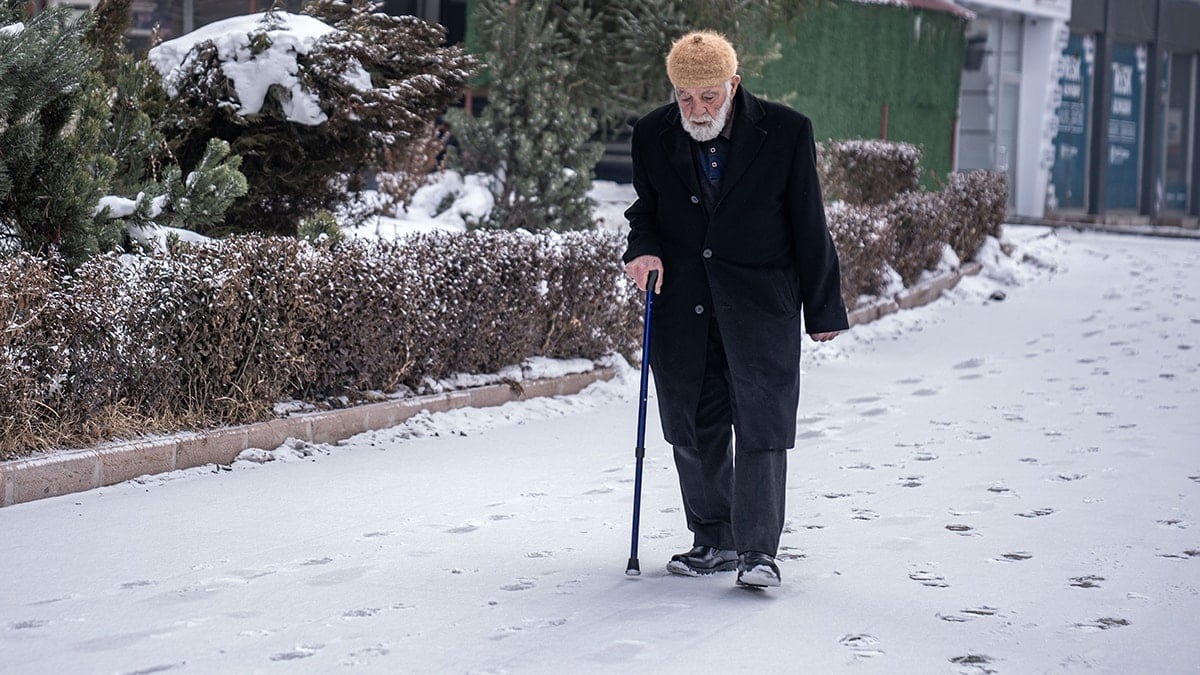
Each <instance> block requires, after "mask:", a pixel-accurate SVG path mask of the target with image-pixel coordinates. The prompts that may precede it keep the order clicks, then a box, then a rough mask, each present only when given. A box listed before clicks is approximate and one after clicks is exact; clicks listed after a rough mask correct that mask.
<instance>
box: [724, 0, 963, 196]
mask: <svg viewBox="0 0 1200 675" xmlns="http://www.w3.org/2000/svg"><path fill="white" fill-rule="evenodd" d="M965 27H966V20H965V19H963V18H962V17H959V16H955V15H952V14H948V13H945V12H935V11H929V10H921V9H913V8H909V7H902V6H895V5H878V4H859V3H856V2H836V3H835V2H827V3H824V4H822V5H821V6H820V7H818V8H817V9H814V10H812V11H811V12H809V13H808V14H807V15H806V16H805V19H804V20H803V21H802V22H801V23H800V24H799V25H797V26H795V27H794V30H788V29H786V28H785V29H780V30H773V31H770V32H768V31H767V30H763V31H762V32H761V33H760V35H761V38H759V39H762V40H770V41H773V42H776V43H778V44H779V47H780V55H781V58H779V59H777V60H775V61H772V62H770V63H768V64H766V65H765V66H764V67H763V68H762V72H761V73H746V74H745V75H744V82H745V84H746V86H747V87H748V88H749V89H750V91H752V92H754V93H755V94H757V95H761V96H763V97H765V98H768V99H771V100H775V101H780V102H783V103H787V104H788V105H791V106H793V107H795V108H796V109H798V110H800V111H801V112H803V113H804V114H806V115H808V116H809V117H811V118H812V120H813V127H814V130H815V132H816V135H817V138H818V140H824V139H835V140H841V139H852V138H879V137H880V131H881V117H882V110H883V106H884V104H885V103H886V104H887V108H888V112H887V117H888V123H887V139H888V140H891V141H902V142H906V143H912V144H914V145H919V146H921V147H922V148H923V149H924V155H923V158H922V164H923V166H924V168H925V173H924V174H923V175H922V176H921V181H922V185H924V186H925V187H927V188H935V187H937V186H938V185H940V184H941V183H943V182H944V180H945V176H946V175H947V174H949V173H950V170H951V167H952V166H953V158H952V156H951V149H952V147H953V135H954V120H955V117H956V115H957V111H958V94H959V83H960V80H961V71H962V58H963V48H964V31H965Z"/></svg>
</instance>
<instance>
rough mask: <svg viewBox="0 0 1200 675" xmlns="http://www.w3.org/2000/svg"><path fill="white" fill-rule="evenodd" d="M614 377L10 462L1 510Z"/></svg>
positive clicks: (471, 392) (585, 377) (594, 374)
mask: <svg viewBox="0 0 1200 675" xmlns="http://www.w3.org/2000/svg"><path fill="white" fill-rule="evenodd" d="M615 375H616V371H614V370H613V369H612V368H608V367H604V368H597V369H596V370H592V371H590V372H586V373H573V374H570V375H564V376H562V377H556V378H547V379H542V380H531V381H528V382H521V383H518V384H513V385H509V384H495V385H488V386H483V387H476V388H473V389H464V390H460V391H452V392H447V393H445V394H434V395H431V396H419V397H415V398H408V399H401V400H395V401H385V402H382V403H371V404H368V405H361V406H355V407H352V408H343V409H341V410H326V411H320V412H313V413H304V414H301V415H294V416H291V417H283V418H280V419H275V420H268V421H266V422H257V423H254V424H245V425H242V426H236V427H223V428H220V429H212V430H208V431H201V432H195V433H191V432H186V433H179V434H172V435H170V436H167V437H163V438H156V439H153V440H138V441H130V442H125V443H106V444H103V445H100V446H97V447H95V448H90V449H83V450H70V451H67V452H61V453H55V454H52V455H46V456H43V457H30V458H24V459H17V460H12V461H8V462H3V463H0V507H3V506H12V505H14V504H21V503H24V502H30V501H34V500H37V499H45V498H47V497H58V496H60V495H65V494H71V493H74V492H83V491H85V490H92V489H95V488H99V487H104V486H106V485H113V484H116V483H121V482H124V481H127V480H131V479H133V478H137V477H138V476H145V475H148V474H158V473H167V472H169V471H175V470H177V469H188V468H191V467H196V466H204V465H205V464H230V463H232V462H233V460H234V459H236V458H237V456H238V455H239V454H241V452H242V451H243V450H246V449H247V448H262V449H266V450H269V449H272V448H277V447H279V446H280V445H282V444H283V442H284V441H286V440H287V439H289V438H298V439H301V440H304V441H309V442H312V443H335V442H337V441H340V440H342V439H344V438H349V437H350V436H353V435H355V434H360V433H363V432H364V431H373V430H375V429H385V428H387V427H392V426H395V425H397V424H400V423H401V422H403V421H405V420H407V419H409V418H410V417H413V416H414V415H416V414H417V413H419V412H421V411H424V410H428V411H430V412H445V411H447V410H453V409H456V408H467V407H470V408H487V407H491V406H498V405H502V404H504V403H508V402H509V401H522V400H525V399H529V398H538V397H543V396H564V395H568V394H577V393H579V392H580V391H582V390H583V388H584V387H586V386H588V385H589V384H592V383H593V382H596V381H599V380H611V379H612V378H613V377H614V376H615Z"/></svg>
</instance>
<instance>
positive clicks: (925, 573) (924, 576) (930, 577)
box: [908, 570, 950, 588]
mask: <svg viewBox="0 0 1200 675" xmlns="http://www.w3.org/2000/svg"><path fill="white" fill-rule="evenodd" d="M908 578H909V579H912V580H913V581H915V582H917V583H919V584H921V585H922V586H928V587H930V588H949V587H950V584H948V583H946V579H945V577H943V576H941V575H940V574H936V573H934V572H932V571H930V570H916V571H915V572H912V573H910V574H909V575H908Z"/></svg>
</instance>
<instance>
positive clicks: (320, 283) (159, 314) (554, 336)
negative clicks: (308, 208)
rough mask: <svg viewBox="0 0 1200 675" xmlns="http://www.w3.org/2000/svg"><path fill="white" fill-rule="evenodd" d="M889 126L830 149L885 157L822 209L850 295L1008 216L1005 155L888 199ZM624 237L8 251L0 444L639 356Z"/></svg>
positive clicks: (149, 427) (1, 285)
mask: <svg viewBox="0 0 1200 675" xmlns="http://www.w3.org/2000/svg"><path fill="white" fill-rule="evenodd" d="M879 143H881V142H874V143H873V144H871V146H870V150H869V152H868V151H867V150H864V148H867V147H868V146H867V145H860V146H851V145H845V146H844V147H841V149H840V150H838V151H837V153H835V155H834V156H836V157H841V158H843V159H845V158H849V157H856V158H862V157H865V156H867V155H870V156H871V157H874V158H875V159H872V160H871V161H870V162H868V163H869V164H870V165H871V167H872V168H870V170H866V171H864V173H862V174H861V175H860V174H858V173H855V172H854V171H851V170H850V169H849V167H854V166H860V164H858V163H849V162H843V163H842V164H841V166H842V167H843V168H842V169H839V171H841V172H842V173H841V174H840V175H841V176H842V178H840V179H839V180H842V181H843V183H842V185H846V184H849V183H847V182H845V181H851V179H853V182H854V183H855V185H857V187H855V188H853V190H852V191H853V193H854V194H857V195H859V196H858V199H860V200H865V201H866V202H868V203H866V204H862V203H859V204H854V203H850V202H848V201H836V202H834V203H831V204H830V205H829V207H828V208H827V217H828V222H829V228H830V231H831V232H832V235H833V238H834V241H835V243H836V245H837V248H838V252H839V255H840V258H841V265H842V295H843V297H844V298H845V299H846V303H847V306H848V307H849V308H850V309H854V308H855V307H857V306H858V305H859V304H860V303H861V302H863V301H864V300H869V299H870V298H872V297H878V296H881V295H885V294H886V293H888V292H889V291H894V290H895V288H894V287H893V285H894V284H895V283H896V281H895V279H896V277H897V276H899V277H900V279H901V280H902V281H903V282H904V283H905V284H906V285H907V284H911V283H912V282H914V281H916V280H917V279H919V278H920V276H921V274H922V272H924V271H925V270H934V269H936V268H937V267H938V265H939V264H941V262H942V260H943V255H944V252H945V248H946V246H947V245H950V246H951V247H952V248H953V250H954V252H955V253H956V254H957V255H958V257H959V259H960V260H969V259H971V258H973V257H974V255H975V253H976V252H977V251H978V250H979V248H980V246H981V245H982V244H983V243H984V241H985V240H986V238H987V237H989V236H994V237H999V236H1000V234H1001V232H1000V226H1001V224H1002V223H1003V220H1004V214H1005V202H1006V199H1007V183H1006V182H1005V177H1004V175H1003V174H1000V173H995V172H983V171H977V172H970V173H963V174H953V175H951V176H950V179H949V183H948V185H947V187H946V188H945V190H943V191H942V192H919V191H916V190H913V189H908V190H902V191H900V192H894V193H892V195H891V196H890V197H889V198H888V199H886V200H882V201H879V200H881V195H880V194H876V193H873V192H870V191H869V190H868V189H867V188H868V187H869V181H867V180H865V179H864V177H866V176H879V175H882V174H885V173H888V171H889V170H885V169H884V168H883V167H884V165H885V164H886V162H887V161H890V160H889V159H888V158H890V159H894V160H896V161H897V162H898V164H897V166H896V167H894V171H892V173H894V175H895V176H900V177H901V178H900V179H898V180H895V181H893V183H892V184H893V185H901V184H903V185H906V186H911V185H913V184H914V181H915V176H916V169H915V165H914V166H909V163H910V161H911V158H912V157H913V153H912V152H911V151H910V150H909V149H906V148H901V149H899V150H896V151H894V152H892V151H886V149H881V148H880V147H879ZM893 145H894V144H893ZM910 147H911V146H910ZM850 148H857V149H852V150H851V149H850ZM838 153H840V154H838ZM917 157H919V153H918V154H917ZM855 162H858V160H857V159H856V160H855ZM826 168H828V165H826ZM839 189H846V188H839ZM624 247H625V243H624V240H623V238H622V237H620V236H618V235H615V234H612V233H605V232H598V231H580V232H570V233H564V234H554V233H546V234H536V235H535V234H530V233H528V232H524V231H517V232H503V231H489V230H477V231H472V232H467V233H449V232H435V233H428V234H421V235H416V236H412V237H409V238H406V239H404V240H401V241H397V242H381V241H362V240H351V241H344V242H340V243H337V244H334V245H324V244H322V245H313V244H310V243H308V242H306V241H304V240H296V239H291V238H265V237H261V236H244V237H233V238H229V239H225V240H221V241H217V242H213V243H211V244H207V245H203V246H195V245H185V244H175V245H174V246H173V247H172V248H171V250H170V251H168V252H166V253H161V252H160V253H154V254H149V255H145V256H132V255H116V254H107V255H101V256H96V257H93V258H91V259H89V260H87V261H86V262H84V263H83V264H82V265H81V266H79V267H78V268H75V269H74V270H73V271H72V272H70V273H67V272H66V271H65V270H66V266H65V265H64V263H63V261H62V260H61V259H59V258H45V257H38V256H33V255H29V254H25V253H20V254H14V255H11V256H8V257H4V256H0V319H2V320H3V321H4V322H5V323H4V324H0V459H7V458H12V457H16V456H19V455H26V454H29V453H31V452H33V451H35V450H39V449H48V448H53V447H70V446H77V445H84V444H90V443H94V442H96V441H100V440H107V439H112V438H118V437H133V436H138V435H142V434H146V433H156V432H170V431H177V430H181V429H200V428H206V427H212V426H216V425H221V424H237V423H244V422H250V421H257V420H262V419H269V418H271V417H273V416H274V414H275V413H274V406H275V405H276V404H277V403H278V402H279V401H282V400H286V399H288V398H297V399H302V400H307V401H314V402H318V401H321V400H329V401H330V403H331V404H335V405H341V404H342V401H344V400H351V401H357V400H362V399H365V398H370V397H372V396H373V395H374V394H373V392H381V391H382V392H393V391H396V390H398V389H399V388H401V387H408V388H410V389H412V390H416V391H424V390H425V389H427V388H428V386H429V385H430V384H432V383H434V382H436V381H437V380H440V379H443V378H446V377H448V376H450V375H454V374H458V373H495V372H498V371H499V370H501V369H502V368H504V367H506V366H510V365H514V364H517V363H520V362H521V361H523V360H525V359H527V358H529V357H532V356H539V355H540V356H547V357H551V358H571V357H582V358H599V357H601V356H604V355H607V354H611V353H614V352H616V353H621V354H625V355H627V356H629V357H631V358H632V357H633V356H634V355H635V354H636V353H637V351H638V345H639V342H640V339H641V331H640V324H641V311H640V305H641V302H640V293H638V292H637V290H636V288H635V287H634V286H633V285H632V284H630V283H628V282H627V280H626V279H625V277H624V274H623V270H622V266H621V263H620V255H621V253H622V251H623V250H624Z"/></svg>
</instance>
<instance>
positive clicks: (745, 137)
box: [717, 87, 767, 208]
mask: <svg viewBox="0 0 1200 675" xmlns="http://www.w3.org/2000/svg"><path fill="white" fill-rule="evenodd" d="M736 96H737V99H738V100H737V104H736V105H735V114H734V117H733V133H732V136H733V148H732V149H731V150H730V152H729V166H728V167H726V169H725V176H724V177H723V178H722V179H721V194H720V195H719V196H718V197H717V207H718V208H719V207H720V205H721V202H723V201H725V196H726V195H728V194H729V191H730V190H732V189H733V187H734V186H735V185H737V183H738V181H739V180H741V179H742V176H743V175H745V173H746V169H748V168H750V165H751V164H753V163H754V158H755V157H757V156H758V153H759V151H760V150H762V147H763V144H764V143H766V140H767V132H766V131H764V130H762V129H760V128H759V127H758V122H759V120H761V119H762V118H763V109H762V106H761V105H760V104H759V102H758V99H756V98H754V97H753V96H751V95H750V94H749V92H747V91H746V88H745V87H738V92H737V94H736Z"/></svg>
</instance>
